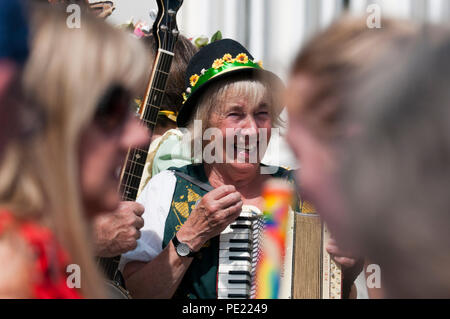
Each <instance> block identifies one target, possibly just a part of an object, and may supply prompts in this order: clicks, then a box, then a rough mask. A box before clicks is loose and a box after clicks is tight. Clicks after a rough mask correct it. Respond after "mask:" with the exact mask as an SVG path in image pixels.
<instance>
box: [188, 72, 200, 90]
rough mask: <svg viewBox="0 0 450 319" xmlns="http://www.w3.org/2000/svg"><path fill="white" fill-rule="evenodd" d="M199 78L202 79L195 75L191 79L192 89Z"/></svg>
mask: <svg viewBox="0 0 450 319" xmlns="http://www.w3.org/2000/svg"><path fill="white" fill-rule="evenodd" d="M199 78H200V77H199V76H198V75H197V74H194V75H193V76H191V77H190V78H189V82H191V86H192V87H194V86H195V85H196V84H197V82H198V79H199Z"/></svg>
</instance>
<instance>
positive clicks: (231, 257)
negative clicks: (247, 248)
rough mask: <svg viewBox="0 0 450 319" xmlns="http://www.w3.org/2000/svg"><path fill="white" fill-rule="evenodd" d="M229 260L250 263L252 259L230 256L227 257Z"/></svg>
mask: <svg viewBox="0 0 450 319" xmlns="http://www.w3.org/2000/svg"><path fill="white" fill-rule="evenodd" d="M228 258H229V259H230V260H246V261H248V262H252V259H251V258H250V257H243V256H230V257H228Z"/></svg>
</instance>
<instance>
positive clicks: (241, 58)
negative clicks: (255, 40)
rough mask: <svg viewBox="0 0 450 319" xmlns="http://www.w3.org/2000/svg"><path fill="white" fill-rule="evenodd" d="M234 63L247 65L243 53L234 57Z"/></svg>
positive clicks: (246, 59)
mask: <svg viewBox="0 0 450 319" xmlns="http://www.w3.org/2000/svg"><path fill="white" fill-rule="evenodd" d="M236 61H238V62H239V63H242V64H246V63H248V56H247V54H245V53H240V54H238V55H237V56H236Z"/></svg>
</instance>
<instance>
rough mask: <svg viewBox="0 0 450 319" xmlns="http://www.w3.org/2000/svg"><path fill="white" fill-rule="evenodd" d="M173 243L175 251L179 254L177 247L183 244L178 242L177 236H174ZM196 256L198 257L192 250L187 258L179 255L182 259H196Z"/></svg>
mask: <svg viewBox="0 0 450 319" xmlns="http://www.w3.org/2000/svg"><path fill="white" fill-rule="evenodd" d="M172 242H173V246H174V247H175V251H176V252H177V254H178V250H177V247H178V245H180V244H181V242H180V241H179V240H178V238H177V235H175V236H173V238H172ZM183 244H184V243H183ZM185 245H186V244H185ZM186 246H187V247H188V248H189V246H188V245H186ZM196 255H197V253H196V252H193V251H192V249H191V248H189V254H187V255H186V256H181V255H180V254H178V256H180V257H195V256H196Z"/></svg>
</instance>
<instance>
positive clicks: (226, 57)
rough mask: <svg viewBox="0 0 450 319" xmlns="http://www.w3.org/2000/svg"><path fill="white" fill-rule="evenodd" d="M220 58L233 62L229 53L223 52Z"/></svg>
mask: <svg viewBox="0 0 450 319" xmlns="http://www.w3.org/2000/svg"><path fill="white" fill-rule="evenodd" d="M222 60H224V61H225V62H228V63H233V62H234V60H233V57H232V56H231V54H229V53H227V54H225V55H224V56H223V58H222Z"/></svg>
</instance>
